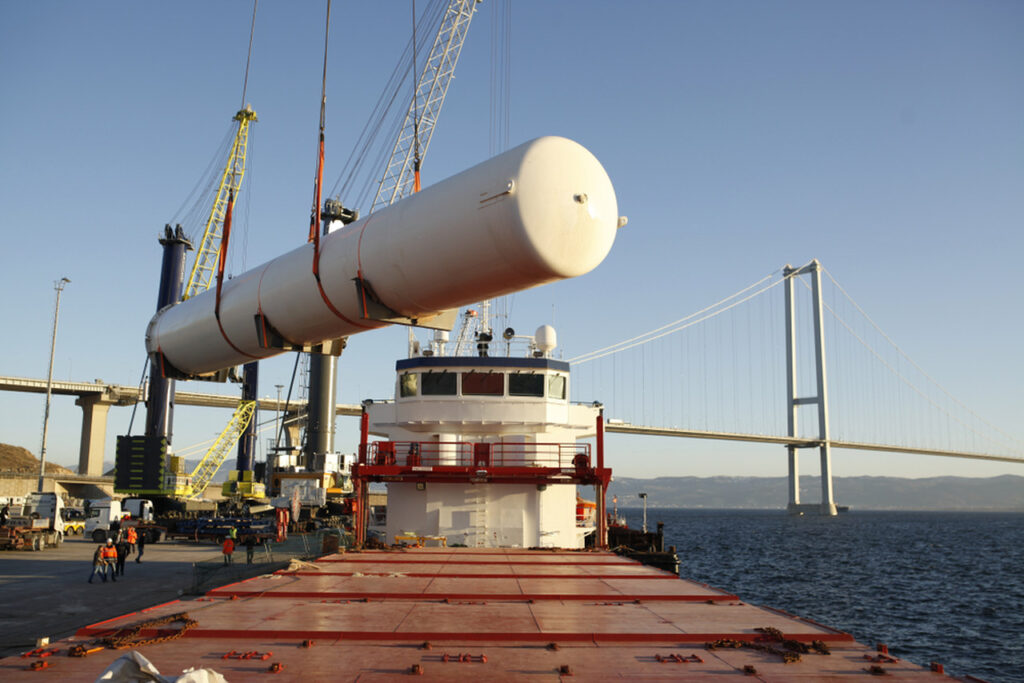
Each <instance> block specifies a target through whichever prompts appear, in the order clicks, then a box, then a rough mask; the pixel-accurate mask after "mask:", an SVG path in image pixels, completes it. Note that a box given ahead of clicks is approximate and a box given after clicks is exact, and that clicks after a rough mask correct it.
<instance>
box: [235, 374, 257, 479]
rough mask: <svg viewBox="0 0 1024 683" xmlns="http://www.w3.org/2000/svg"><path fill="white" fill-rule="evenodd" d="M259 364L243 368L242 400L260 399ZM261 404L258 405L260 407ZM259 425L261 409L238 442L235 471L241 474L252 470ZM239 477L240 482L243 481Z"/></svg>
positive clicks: (254, 415)
mask: <svg viewBox="0 0 1024 683" xmlns="http://www.w3.org/2000/svg"><path fill="white" fill-rule="evenodd" d="M259 367H260V366H259V363H258V362H256V361H252V362H251V363H246V364H245V365H243V366H242V400H243V401H255V400H257V398H258V397H259ZM258 405H259V404H257V406H258ZM258 423H259V408H258V407H257V409H256V410H255V411H254V412H253V414H252V419H251V420H250V421H249V426H247V427H246V428H245V431H244V432H242V438H240V439H239V440H238V458H237V460H236V461H235V469H236V470H238V471H239V472H245V471H247V470H251V469H252V466H253V460H254V459H255V454H256V425H257V424H258ZM241 480H242V479H241V477H239V481H241Z"/></svg>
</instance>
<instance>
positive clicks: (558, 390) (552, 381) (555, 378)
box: [548, 375, 565, 401]
mask: <svg viewBox="0 0 1024 683" xmlns="http://www.w3.org/2000/svg"><path fill="white" fill-rule="evenodd" d="M548 398H557V399H559V400H561V401H564V400H565V375H550V376H549V377H548Z"/></svg>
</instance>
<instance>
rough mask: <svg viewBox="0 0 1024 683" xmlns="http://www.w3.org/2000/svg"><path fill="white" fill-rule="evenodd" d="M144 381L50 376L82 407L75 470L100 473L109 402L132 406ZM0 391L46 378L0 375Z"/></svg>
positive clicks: (183, 397)
mask: <svg viewBox="0 0 1024 683" xmlns="http://www.w3.org/2000/svg"><path fill="white" fill-rule="evenodd" d="M146 390H147V387H146V385H143V386H142V387H137V386H135V387H128V386H124V385H120V384H107V383H106V382H104V381H103V380H101V379H97V380H95V381H93V382H62V381H57V380H54V382H53V385H52V388H51V393H52V394H53V395H55V396H75V397H76V399H75V405H77V406H80V407H81V408H82V437H81V442H80V445H79V449H78V471H79V472H80V473H81V474H83V475H86V476H100V475H102V474H103V448H104V444H105V442H106V439H107V415H108V413H109V412H110V407H111V406H133V405H135V404H136V403H140V402H141V403H145V396H146ZM0 391H22V392H27V393H32V394H45V393H46V380H45V379H33V378H29V377H3V376H0ZM238 401H239V397H238V396H230V395H225V394H205V393H200V392H195V391H180V390H178V391H175V393H174V403H175V405H183V406H202V407H206V408H231V409H234V408H236V407H238ZM257 403H258V404H259V405H258V407H259V409H260V410H270V411H284V410H285V409H286V408H287V410H288V412H289V413H302V412H304V409H305V407H306V402H305V401H289V402H287V405H286V402H285V401H283V400H282V401H278V400H277V399H276V398H261V399H258V401H257ZM361 412H362V408H361V407H360V406H358V405H348V404H341V403H339V404H338V405H337V406H336V407H335V414H337V415H347V416H352V415H359V414H360V413H361Z"/></svg>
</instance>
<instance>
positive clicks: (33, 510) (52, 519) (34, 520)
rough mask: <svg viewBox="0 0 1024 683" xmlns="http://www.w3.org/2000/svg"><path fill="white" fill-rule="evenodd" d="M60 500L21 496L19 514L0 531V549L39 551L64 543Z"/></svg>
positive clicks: (50, 496)
mask: <svg viewBox="0 0 1024 683" xmlns="http://www.w3.org/2000/svg"><path fill="white" fill-rule="evenodd" d="M63 508H64V500H63V499H62V498H61V497H60V496H58V495H57V494H56V493H30V494H28V495H27V496H25V505H24V507H23V508H22V510H21V514H18V515H12V516H11V517H9V518H8V519H7V523H6V524H4V526H3V527H2V528H0V548H11V549H14V550H21V549H24V550H42V549H43V548H46V547H47V546H58V545H60V544H61V543H63V542H64V515H63Z"/></svg>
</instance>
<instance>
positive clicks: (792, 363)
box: [783, 259, 836, 515]
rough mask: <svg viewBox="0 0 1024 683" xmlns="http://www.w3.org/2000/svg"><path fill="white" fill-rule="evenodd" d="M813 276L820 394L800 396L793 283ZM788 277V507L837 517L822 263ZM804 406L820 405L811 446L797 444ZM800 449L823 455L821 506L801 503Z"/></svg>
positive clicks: (789, 272) (815, 262) (789, 273)
mask: <svg viewBox="0 0 1024 683" xmlns="http://www.w3.org/2000/svg"><path fill="white" fill-rule="evenodd" d="M805 274H810V275H811V293H812V299H813V300H812V303H811V307H812V309H813V311H814V364H815V375H816V387H817V393H816V395H814V396H805V397H798V396H797V395H796V388H797V383H796V380H797V374H796V371H797V367H796V315H795V310H794V302H793V284H794V283H795V281H796V277H797V276H800V275H805ZM783 275H784V276H785V278H786V282H785V288H786V391H787V396H786V405H787V407H788V411H787V417H788V420H787V422H788V435H789V436H790V437H792V438H793V439H794V443H790V444H789V445H788V446H787V448H788V450H789V505H788V506H787V509H788V510H789V512H790V514H794V515H801V514H804V513H805V512H817V513H819V514H822V515H835V514H836V503H835V499H834V497H833V494H832V451H831V445H830V442H829V431H828V377H827V374H826V372H825V328H824V325H823V322H822V302H821V264H820V263H819V262H818V260H817V259H815V260H813V261H811V262H810V263H808V264H807V265H805V266H802V267H800V268H791V267H790V266H789V265H786V267H785V268H783ZM802 405H817V406H818V439H819V441H818V443H817V444H815V445H812V446H808V445H806V444H797V443H796V442H795V439H796V438H797V437H798V436H799V435H798V434H797V427H798V417H799V416H798V412H799V409H800V406H802ZM800 448H817V449H818V450H819V453H820V456H821V503H819V504H817V505H815V504H813V503H812V504H804V503H801V502H800V453H799V449H800Z"/></svg>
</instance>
